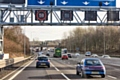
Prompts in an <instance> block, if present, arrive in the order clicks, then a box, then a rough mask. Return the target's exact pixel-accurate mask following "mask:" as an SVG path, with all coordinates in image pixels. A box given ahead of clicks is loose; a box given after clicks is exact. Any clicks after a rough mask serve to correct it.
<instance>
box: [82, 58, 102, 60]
mask: <svg viewBox="0 0 120 80" xmlns="http://www.w3.org/2000/svg"><path fill="white" fill-rule="evenodd" d="M83 60H100V59H98V58H84V59H83Z"/></svg>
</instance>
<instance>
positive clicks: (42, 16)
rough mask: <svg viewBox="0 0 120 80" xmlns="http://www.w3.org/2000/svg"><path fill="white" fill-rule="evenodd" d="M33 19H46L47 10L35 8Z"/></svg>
mask: <svg viewBox="0 0 120 80" xmlns="http://www.w3.org/2000/svg"><path fill="white" fill-rule="evenodd" d="M35 20H38V21H46V20H48V11H47V10H36V11H35Z"/></svg>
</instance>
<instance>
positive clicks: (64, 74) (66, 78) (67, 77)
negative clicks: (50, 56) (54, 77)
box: [61, 73, 70, 80]
mask: <svg viewBox="0 0 120 80" xmlns="http://www.w3.org/2000/svg"><path fill="white" fill-rule="evenodd" d="M61 75H62V76H63V77H64V78H66V79H67V80H70V79H69V78H68V77H67V76H66V75H65V74H63V73H61Z"/></svg>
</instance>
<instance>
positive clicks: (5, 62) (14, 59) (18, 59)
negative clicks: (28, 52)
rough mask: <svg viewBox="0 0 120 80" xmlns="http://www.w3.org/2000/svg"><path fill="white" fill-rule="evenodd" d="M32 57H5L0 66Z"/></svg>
mask: <svg viewBox="0 0 120 80" xmlns="http://www.w3.org/2000/svg"><path fill="white" fill-rule="evenodd" d="M30 58H31V57H28V58H24V57H17V58H11V59H5V60H0V68H4V67H7V66H10V65H13V64H16V63H19V62H22V61H26V60H29V59H30Z"/></svg>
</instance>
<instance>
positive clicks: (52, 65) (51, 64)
mask: <svg viewBox="0 0 120 80" xmlns="http://www.w3.org/2000/svg"><path fill="white" fill-rule="evenodd" d="M51 65H52V66H53V67H54V68H55V69H56V71H60V70H59V69H58V68H56V67H55V66H54V65H53V64H52V63H51Z"/></svg>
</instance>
